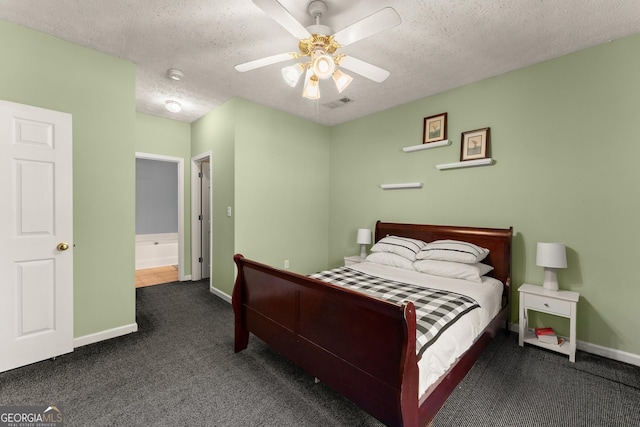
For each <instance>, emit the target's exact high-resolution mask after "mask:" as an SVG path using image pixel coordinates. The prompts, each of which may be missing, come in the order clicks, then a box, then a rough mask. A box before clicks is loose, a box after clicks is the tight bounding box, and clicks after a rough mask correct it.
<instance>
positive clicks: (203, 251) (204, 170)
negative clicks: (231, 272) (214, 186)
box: [191, 152, 211, 281]
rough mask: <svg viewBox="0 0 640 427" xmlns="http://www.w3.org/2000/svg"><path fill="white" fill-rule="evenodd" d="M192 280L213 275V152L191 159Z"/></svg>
mask: <svg viewBox="0 0 640 427" xmlns="http://www.w3.org/2000/svg"><path fill="white" fill-rule="evenodd" d="M191 212H192V215H191V218H192V220H191V279H192V280H194V281H195V280H203V279H208V278H209V277H210V275H211V152H207V153H203V154H201V155H199V156H196V157H193V158H192V159H191Z"/></svg>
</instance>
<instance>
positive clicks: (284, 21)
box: [253, 0, 311, 40]
mask: <svg viewBox="0 0 640 427" xmlns="http://www.w3.org/2000/svg"><path fill="white" fill-rule="evenodd" d="M253 3H254V4H255V5H256V6H258V7H259V8H260V9H262V10H263V11H264V12H265V13H266V14H267V15H269V16H270V17H271V18H272V19H273V20H274V21H276V22H277V23H278V24H280V25H282V26H283V27H284V29H285V30H287V31H289V32H290V33H291V34H293V36H294V37H295V38H297V39H299V40H300V39H306V38H309V37H311V34H310V33H309V31H307V29H306V28H304V26H303V25H302V24H301V23H299V22H298V21H297V20H296V18H294V17H293V15H291V14H290V13H289V11H288V10H287V9H285V8H284V6H282V5H281V4H280V3H279V2H278V1H277V0H253Z"/></svg>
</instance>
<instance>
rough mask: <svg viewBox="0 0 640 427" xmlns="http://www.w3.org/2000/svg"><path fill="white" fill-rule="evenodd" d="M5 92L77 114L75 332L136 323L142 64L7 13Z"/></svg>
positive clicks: (2, 45)
mask: <svg viewBox="0 0 640 427" xmlns="http://www.w3.org/2000/svg"><path fill="white" fill-rule="evenodd" d="M0 51H1V52H2V63H3V65H4V66H3V67H0V81H3V82H5V83H4V84H2V85H0V98H1V99H5V100H8V101H12V102H18V103H22V104H28V105H34V106H38V107H42V108H47V109H51V110H57V111H63V112H67V113H71V114H72V116H73V186H74V188H73V191H74V196H73V203H74V207H73V224H74V225H73V226H74V243H75V248H74V336H75V337H76V338H77V337H82V336H86V335H89V334H93V333H97V332H102V331H105V330H109V329H113V328H118V327H122V326H126V325H131V324H134V323H135V293H134V283H135V278H134V239H133V235H134V225H135V215H134V205H135V199H134V186H133V185H132V183H133V182H134V170H135V155H134V153H135V150H134V135H135V128H136V115H135V66H134V65H133V64H131V63H128V62H125V61H122V60H120V59H118V58H115V57H112V56H108V55H105V54H102V53H99V52H97V51H94V50H90V49H86V48H83V47H80V46H78V45H74V44H71V43H68V42H65V41H62V40H60V39H56V38H53V37H50V36H47V35H44V34H42V33H38V32H35V31H32V30H28V29H26V28H23V27H20V26H17V25H14V24H10V23H7V22H4V21H0Z"/></svg>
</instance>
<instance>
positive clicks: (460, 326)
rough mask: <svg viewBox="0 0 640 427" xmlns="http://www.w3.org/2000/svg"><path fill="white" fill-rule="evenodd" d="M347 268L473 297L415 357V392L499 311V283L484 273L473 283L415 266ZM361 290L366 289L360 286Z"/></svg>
mask: <svg viewBox="0 0 640 427" xmlns="http://www.w3.org/2000/svg"><path fill="white" fill-rule="evenodd" d="M349 268H351V269H354V270H357V271H360V272H362V273H365V274H368V275H371V276H376V277H380V278H383V279H387V280H393V281H397V282H403V283H409V284H412V285H416V286H420V287H426V288H431V289H439V290H445V291H450V292H455V293H458V294H462V295H466V296H468V297H470V298H472V299H473V300H475V301H476V302H477V303H478V305H479V306H480V307H479V308H477V309H474V310H470V311H468V312H467V313H465V314H464V315H463V316H461V317H460V318H458V320H457V321H456V322H454V323H453V324H452V325H451V326H449V327H447V328H446V330H444V331H443V332H442V333H441V334H440V335H439V337H438V338H437V339H436V340H435V341H434V342H433V343H431V344H430V345H429V346H428V348H427V349H426V350H425V351H424V352H423V353H422V356H421V357H420V359H419V361H418V369H419V373H420V381H419V389H418V395H419V396H421V395H422V394H423V393H424V392H425V391H426V390H427V389H428V388H429V386H431V385H432V384H433V383H435V382H436V381H437V380H438V379H439V378H440V377H441V376H442V374H444V373H445V372H446V371H447V369H449V367H450V366H451V365H452V364H453V363H454V362H455V361H456V359H457V358H458V357H459V356H460V355H462V354H463V353H464V352H465V351H466V350H467V349H469V347H471V345H472V344H473V343H474V341H475V339H476V338H477V337H478V336H479V335H480V333H481V332H482V330H483V329H484V328H485V327H486V326H487V325H488V324H489V322H490V321H491V320H492V319H493V318H494V317H495V316H496V314H498V312H499V311H500V305H501V300H502V288H503V285H502V283H501V282H500V281H498V280H496V279H494V278H491V277H486V276H484V277H482V283H477V282H470V281H466V280H461V279H452V278H447V277H439V276H432V275H429V274H425V273H421V272H418V271H415V270H408V269H404V268H398V267H391V266H388V265H382V264H376V263H372V262H362V263H358V264H353V265H350V266H349ZM362 292H367V291H366V290H362ZM372 295H373V296H376V297H379V295H375V293H372ZM416 308H417V307H416ZM417 347H419V346H417Z"/></svg>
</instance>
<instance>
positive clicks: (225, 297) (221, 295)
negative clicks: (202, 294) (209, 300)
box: [209, 286, 231, 304]
mask: <svg viewBox="0 0 640 427" xmlns="http://www.w3.org/2000/svg"><path fill="white" fill-rule="evenodd" d="M209 291H210V292H211V293H212V294H214V295H215V296H217V297H219V298H222V299H223V300H225V301H226V302H228V303H229V304H231V297H230V296H229V295H227V294H225V293H224V292H222V291H221V290H220V289H216V288H214V287H213V286H210V287H209Z"/></svg>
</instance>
